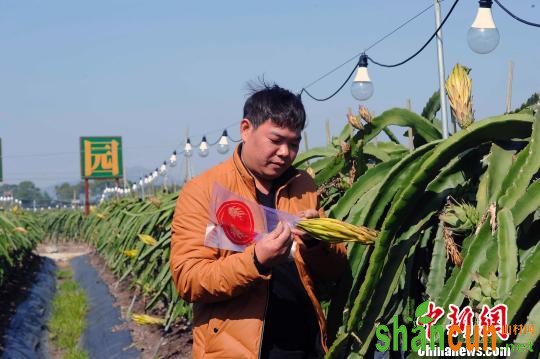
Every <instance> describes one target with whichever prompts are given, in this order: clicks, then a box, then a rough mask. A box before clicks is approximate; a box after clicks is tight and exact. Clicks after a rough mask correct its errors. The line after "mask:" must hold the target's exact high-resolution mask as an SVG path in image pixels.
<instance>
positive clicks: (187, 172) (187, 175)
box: [184, 127, 191, 183]
mask: <svg viewBox="0 0 540 359" xmlns="http://www.w3.org/2000/svg"><path fill="white" fill-rule="evenodd" d="M188 138H189V127H187V128H186V142H187V140H188ZM190 161H191V157H190V156H186V155H185V153H184V164H185V167H184V183H186V182H187V181H189V180H190V179H191V162H190Z"/></svg>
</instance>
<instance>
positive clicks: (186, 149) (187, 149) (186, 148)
mask: <svg viewBox="0 0 540 359" xmlns="http://www.w3.org/2000/svg"><path fill="white" fill-rule="evenodd" d="M192 154H193V147H191V141H190V140H189V138H188V139H187V141H186V145H185V146H184V156H186V157H191V155H192Z"/></svg>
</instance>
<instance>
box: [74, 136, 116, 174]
mask: <svg viewBox="0 0 540 359" xmlns="http://www.w3.org/2000/svg"><path fill="white" fill-rule="evenodd" d="M80 141H81V142H80V144H81V177H82V178H88V179H107V178H120V177H122V176H123V171H122V168H123V162H122V137H81V139H80Z"/></svg>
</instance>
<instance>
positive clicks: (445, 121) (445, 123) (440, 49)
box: [433, 0, 456, 138]
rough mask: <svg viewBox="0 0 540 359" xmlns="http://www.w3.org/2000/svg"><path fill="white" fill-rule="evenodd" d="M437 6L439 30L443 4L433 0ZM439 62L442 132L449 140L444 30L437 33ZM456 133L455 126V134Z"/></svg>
mask: <svg viewBox="0 0 540 359" xmlns="http://www.w3.org/2000/svg"><path fill="white" fill-rule="evenodd" d="M433 3H434V5H435V28H436V29H438V28H439V26H441V2H440V0H433ZM437 60H438V65H439V95H440V98H441V117H442V130H443V138H448V112H447V110H446V109H447V106H446V91H445V90H444V78H445V76H444V54H443V42H442V29H440V30H439V31H437ZM455 131H456V128H455V124H454V132H455Z"/></svg>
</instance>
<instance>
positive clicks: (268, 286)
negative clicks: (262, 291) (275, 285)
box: [258, 282, 270, 359]
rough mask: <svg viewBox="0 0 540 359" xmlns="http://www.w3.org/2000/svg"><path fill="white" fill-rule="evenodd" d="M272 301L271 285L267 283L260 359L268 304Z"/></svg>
mask: <svg viewBox="0 0 540 359" xmlns="http://www.w3.org/2000/svg"><path fill="white" fill-rule="evenodd" d="M269 301H270V283H269V282H267V283H266V303H265V305H264V314H263V322H262V329H261V338H260V340H259V355H258V358H259V359H260V358H261V354H262V345H263V340H264V325H265V324H266V311H267V310H268V302H269Z"/></svg>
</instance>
